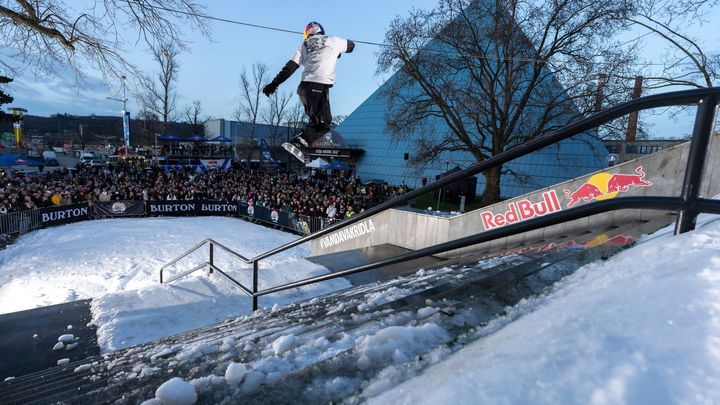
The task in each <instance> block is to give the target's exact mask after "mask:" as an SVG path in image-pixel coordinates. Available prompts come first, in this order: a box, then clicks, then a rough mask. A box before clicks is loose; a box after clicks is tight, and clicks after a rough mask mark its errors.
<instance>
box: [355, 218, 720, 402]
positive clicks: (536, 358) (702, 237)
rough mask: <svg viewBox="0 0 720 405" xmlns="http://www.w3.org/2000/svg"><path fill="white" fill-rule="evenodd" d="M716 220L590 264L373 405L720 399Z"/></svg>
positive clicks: (719, 227) (719, 224) (719, 238)
mask: <svg viewBox="0 0 720 405" xmlns="http://www.w3.org/2000/svg"><path fill="white" fill-rule="evenodd" d="M714 218H715V220H711V219H712V217H705V218H703V222H702V223H701V224H700V225H699V226H698V229H697V230H696V231H694V232H691V233H688V234H685V235H681V236H678V237H672V236H671V233H672V230H671V229H670V228H667V229H664V230H662V231H659V232H657V233H656V234H655V235H652V236H651V237H646V238H644V240H643V241H642V242H641V243H640V244H639V245H638V246H635V247H633V248H631V249H629V250H627V251H624V252H622V253H620V254H619V255H617V256H615V257H612V258H611V259H610V260H608V261H605V262H596V263H592V264H590V265H587V266H584V267H583V268H581V269H580V270H578V271H577V272H576V273H574V274H573V275H571V276H569V277H567V278H566V279H564V280H563V281H561V282H560V283H558V285H556V287H555V288H554V289H553V291H552V292H550V293H549V294H547V295H543V296H540V297H537V298H534V299H529V300H524V301H522V302H521V303H520V304H518V305H516V306H515V307H513V308H509V311H508V313H507V315H506V316H503V317H501V318H499V319H496V320H495V321H493V322H491V323H490V324H489V325H487V326H486V327H484V328H482V329H480V330H479V331H478V332H477V340H476V341H475V342H474V343H471V344H469V345H467V346H465V347H463V348H462V349H461V350H459V351H457V352H456V353H454V354H453V355H452V356H450V357H449V358H448V359H447V360H445V361H442V362H440V363H439V364H436V365H434V366H432V367H430V368H429V369H427V370H425V371H424V372H423V373H422V374H421V375H420V376H418V377H415V378H412V379H410V380H408V381H406V382H405V383H403V384H400V385H398V386H397V387H394V388H393V389H391V390H389V391H386V392H384V393H383V394H381V395H379V396H376V397H373V398H371V401H370V402H371V403H377V404H388V403H392V404H412V403H504V404H525V403H588V404H640V403H647V404H650V403H654V404H657V403H701V404H710V403H720V388H719V387H720V221H719V220H717V219H716V218H717V217H714ZM366 394H367V393H366Z"/></svg>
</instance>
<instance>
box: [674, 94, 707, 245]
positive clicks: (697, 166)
mask: <svg viewBox="0 0 720 405" xmlns="http://www.w3.org/2000/svg"><path fill="white" fill-rule="evenodd" d="M717 103H718V99H717V97H716V96H708V97H705V98H703V99H702V100H700V103H698V109H697V113H696V114H695V127H694V128H693V136H692V141H691V142H690V150H689V151H688V157H687V164H686V167H685V177H684V179H683V185H682V191H681V194H680V198H681V199H682V204H683V206H682V208H681V209H680V210H678V219H677V222H676V223H675V235H679V234H681V233H685V232H687V231H692V230H693V229H695V221H696V219H697V214H698V212H697V206H696V202H697V198H698V195H699V194H700V186H701V183H702V178H703V169H704V168H705V160H706V159H707V150H708V144H709V143H710V136H711V134H712V131H713V126H714V125H715V112H716V109H717Z"/></svg>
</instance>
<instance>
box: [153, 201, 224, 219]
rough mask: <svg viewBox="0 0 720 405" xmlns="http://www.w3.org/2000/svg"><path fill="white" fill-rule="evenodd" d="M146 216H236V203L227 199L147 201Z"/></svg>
mask: <svg viewBox="0 0 720 405" xmlns="http://www.w3.org/2000/svg"><path fill="white" fill-rule="evenodd" d="M146 206H147V215H148V216H151V217H153V216H155V217H156V216H167V217H181V216H213V215H217V216H233V217H234V216H237V215H238V205H237V204H236V203H232V202H227V201H212V200H205V201H199V200H187V201H183V200H177V201H148V202H147V204H146Z"/></svg>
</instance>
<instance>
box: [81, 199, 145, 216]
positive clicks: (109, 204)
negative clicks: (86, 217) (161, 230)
mask: <svg viewBox="0 0 720 405" xmlns="http://www.w3.org/2000/svg"><path fill="white" fill-rule="evenodd" d="M93 215H94V216H96V217H133V216H143V215H145V202H143V201H98V202H96V203H95V205H93Z"/></svg>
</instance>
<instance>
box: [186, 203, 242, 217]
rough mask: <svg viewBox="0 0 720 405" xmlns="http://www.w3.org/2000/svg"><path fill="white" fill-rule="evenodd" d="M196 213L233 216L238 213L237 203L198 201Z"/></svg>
mask: <svg viewBox="0 0 720 405" xmlns="http://www.w3.org/2000/svg"><path fill="white" fill-rule="evenodd" d="M196 215H208V216H210V215H217V216H222V215H227V216H233V217H234V216H237V215H238V205H237V203H231V202H225V201H200V202H199V203H198V205H197V212H196Z"/></svg>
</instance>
